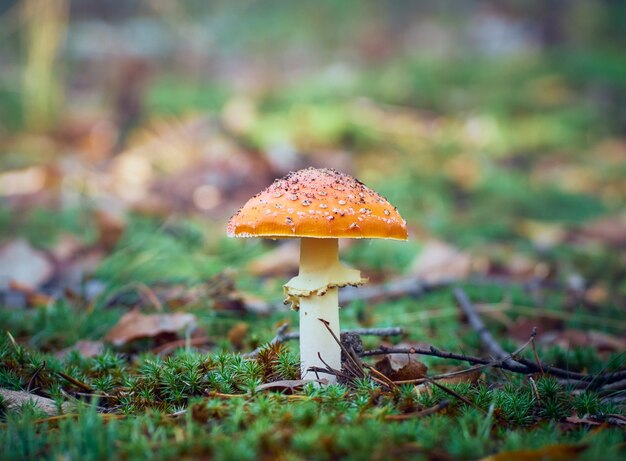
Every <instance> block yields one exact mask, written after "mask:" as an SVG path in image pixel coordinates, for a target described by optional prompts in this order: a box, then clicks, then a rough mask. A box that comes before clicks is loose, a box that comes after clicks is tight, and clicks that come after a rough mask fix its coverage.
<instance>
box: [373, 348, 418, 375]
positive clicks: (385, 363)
mask: <svg viewBox="0 0 626 461" xmlns="http://www.w3.org/2000/svg"><path fill="white" fill-rule="evenodd" d="M396 355H398V354H396ZM374 368H376V370H378V371H379V372H380V373H382V374H383V375H385V376H386V377H387V378H389V379H391V380H392V381H410V380H414V379H419V378H425V377H426V376H427V375H428V367H427V366H426V365H424V364H423V363H422V362H419V361H417V360H409V361H408V362H407V363H406V364H405V365H402V366H397V364H394V363H393V362H392V360H391V359H390V356H389V355H386V356H384V357H383V358H382V359H380V360H379V361H378V362H376V364H375V365H374Z"/></svg>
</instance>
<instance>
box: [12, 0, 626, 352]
mask: <svg viewBox="0 0 626 461" xmlns="http://www.w3.org/2000/svg"><path fill="white" fill-rule="evenodd" d="M625 25H626V5H625V4H624V3H623V2H621V1H614V0H613V1H612V0H603V1H595V2H588V1H565V0H550V1H539V0H537V1H533V0H525V1H498V2H495V1H494V2H490V1H453V0H447V1H437V2H426V1H414V2H406V1H401V0H386V1H382V0H376V1H370V0H359V1H355V0H343V1H341V2H336V1H316V2H293V1H284V0H271V1H253V0H249V1H211V2H207V1H180V2H172V1H167V0H141V1H139V0H132V1H131V0H129V1H124V2H110V1H109V2H107V1H97V0H80V1H69V0H22V1H7V0H3V1H2V2H0V238H1V239H2V250H1V251H0V261H1V262H0V291H1V293H2V297H3V298H2V300H3V301H2V302H3V304H4V305H6V306H8V307H10V308H11V309H8V312H10V313H9V314H6V313H5V314H3V316H4V320H3V322H5V323H6V324H7V325H13V327H14V328H15V329H17V330H18V331H22V332H23V334H24V335H30V334H31V333H32V331H31V330H32V329H33V328H34V326H33V325H35V324H34V323H33V324H25V323H24V322H23V320H16V319H19V318H20V316H21V315H22V314H21V311H20V309H21V308H23V307H24V306H31V305H37V304H42V303H43V304H45V303H49V302H51V300H58V299H66V297H68V296H69V297H71V296H80V297H82V298H81V299H84V300H86V302H87V304H88V305H91V306H96V307H98V306H100V307H102V306H104V307H106V306H109V307H110V306H115V307H119V306H124V305H134V304H137V303H141V302H147V303H148V304H150V303H152V304H155V301H154V299H152V298H151V297H152V296H156V303H157V305H158V304H161V303H166V304H167V305H168V306H170V307H172V308H177V307H180V306H185V308H187V307H189V306H193V305H194V303H195V304H203V305H204V304H206V303H209V304H211V306H212V307H214V308H215V309H217V310H219V309H222V310H229V309H235V308H234V307H233V305H236V309H248V308H249V307H250V306H252V305H255V303H257V304H256V306H257V307H258V304H261V305H263V303H272V302H274V300H276V299H278V298H280V286H281V283H282V281H284V279H285V278H286V277H287V276H289V274H291V273H293V272H294V271H295V270H296V262H297V249H296V248H295V247H293V245H291V246H290V245H289V244H286V245H285V244H283V243H282V242H261V241H256V240H255V241H246V242H242V241H235V240H228V239H226V238H225V235H224V233H225V223H226V220H227V219H228V217H229V216H230V215H231V214H232V213H233V212H235V211H236V210H237V209H238V208H239V207H240V206H241V205H242V204H243V203H244V202H245V201H246V200H247V199H248V198H249V197H251V196H252V195H253V194H255V193H256V192H258V191H259V190H261V189H262V188H263V187H265V186H266V185H268V184H269V183H270V182H271V181H272V180H273V179H274V178H276V177H279V176H282V175H283V174H285V173H287V172H288V171H290V170H294V169H298V168H301V167H305V166H309V165H313V166H319V167H322V166H323V167H333V168H337V169H339V170H342V171H345V172H347V173H351V174H354V175H355V176H357V177H358V178H359V179H361V180H362V181H364V182H365V183H366V184H368V185H370V186H371V187H373V188H374V189H376V190H378V191H379V192H381V193H382V194H383V195H385V196H387V197H388V198H389V200H390V201H391V202H392V203H394V204H395V205H397V206H398V208H399V210H400V212H401V213H402V214H403V216H404V217H405V218H406V219H407V221H408V223H409V226H410V233H411V240H410V241H409V242H408V243H397V242H369V241H368V242H358V243H349V244H347V245H346V248H345V251H344V256H345V258H346V259H347V260H348V261H350V262H352V263H353V264H355V265H358V266H359V267H360V268H362V269H363V270H364V271H365V273H366V274H367V275H369V276H370V278H371V279H372V281H373V282H376V281H380V280H384V279H387V278H389V277H392V276H400V275H407V274H408V275H410V276H414V277H421V278H424V279H430V280H434V281H436V280H442V279H449V278H461V279H467V278H470V277H475V278H476V277H478V278H484V277H490V278H498V277H501V278H505V279H507V280H515V281H519V280H523V281H528V280H533V281H540V282H541V283H549V284H554V285H558V286H560V287H563V291H561V293H562V296H560V297H559V301H558V302H555V303H554V304H553V307H554V309H555V310H563V309H570V310H571V312H579V313H580V312H582V313H586V314H585V315H588V316H589V317H593V315H594V312H595V313H597V311H598V309H602V312H603V315H604V314H606V315H612V316H613V317H612V318H613V320H616V319H617V320H619V321H621V322H622V323H619V322H618V323H615V322H613V321H609V322H604V323H602V322H601V321H600V323H599V324H598V322H595V323H596V327H601V328H604V329H608V330H611V329H613V330H621V331H623V327H624V324H623V321H624V317H625V316H624V310H623V306H624V302H625V299H626V278H625V275H626V273H625V269H624V266H625V262H626V221H625V200H626V138H625V136H626V59H625V46H626V43H625V41H626V33H625V30H624V29H625ZM233 274H234V275H233ZM235 285H236V286H237V288H235V287H234V286H235ZM137 286H140V287H149V288H146V289H143V288H142V289H139V290H137ZM198 287H202V288H201V289H200V288H198ZM224 287H226V288H224ZM194 290H195V291H194ZM198 290H200V291H198ZM203 290H204V291H203ZM211 290H213V291H211ZM199 292H201V293H202V295H200V294H198V293H199ZM207 293H209V294H207ZM233 293H235V294H233ZM257 298H260V299H257ZM233 299H234V300H235V301H236V302H235V301H233ZM225 300H226V301H225ZM233 302H234V304H233ZM536 302H537V303H539V304H541V303H542V302H543V301H542V300H536ZM220 303H221V304H220ZM242 306H243V307H242ZM262 308H263V307H260V308H259V309H262ZM68 309H69V308H68ZM64 312H65V311H64ZM71 312H72V311H71V309H70V310H67V312H66V313H65V314H63V315H65V317H63V315H61V314H59V315H60V318H61V319H63V318H69V317H71V316H72V315H73V314H71ZM110 312H111V311H106V310H105V311H104V313H102V314H98V315H101V316H100V317H98V316H96V318H97V319H98V320H93V322H92V323H89V322H87V321H86V322H84V323H83V324H82V326H81V327H80V328H78V329H76V331H73V332H72V333H71V334H70V336H69V337H57V336H55V334H54V331H55V330H54V328H52V327H50V329H49V330H46V331H48V333H49V335H48V336H46V333H45V332H44V333H41V334H40V335H39V336H37V338H36V339H33V340H32V341H35V343H37V344H39V345H45V346H46V347H52V346H53V345H54V346H59V347H60V346H65V345H69V344H71V343H72V342H73V341H74V340H77V339H81V338H84V337H85V336H87V337H95V338H97V337H99V336H102V334H103V333H104V332H105V331H106V329H107V328H108V327H110V325H111V324H112V322H113V321H114V320H115V319H116V314H115V315H114V314H111V313H110ZM116 312H118V313H119V311H116ZM16 313H17V314H18V315H16ZM89 315H91V314H89ZM103 318H106V319H107V320H102V319H103ZM361 320H363V319H362V318H361ZM379 320H380V319H379ZM50 321H51V320H50V318H48V319H47V320H46V319H42V320H41V322H42V323H41V324H40V326H41V325H43V327H45V328H47V327H48V326H50V325H49V323H46V322H50ZM359 321H360V320H359ZM59 322H62V320H59ZM355 322H357V319H356V317H355V319H354V320H353V323H355ZM364 322H365V321H364ZM365 323H366V322H365ZM583 323H584V322H583ZM592 323H593V322H592ZM81 328H82V330H81ZM207 328H208V327H207ZM216 328H217V327H216Z"/></svg>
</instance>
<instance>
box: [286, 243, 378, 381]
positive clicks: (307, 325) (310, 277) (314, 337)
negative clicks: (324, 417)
mask: <svg viewBox="0 0 626 461" xmlns="http://www.w3.org/2000/svg"><path fill="white" fill-rule="evenodd" d="M338 247H339V245H338V242H337V239H336V238H327V239H325V238H303V239H302V241H301V244H300V273H299V274H298V276H297V277H294V278H292V279H291V280H289V282H288V283H287V284H285V287H284V288H285V294H286V295H287V301H288V302H291V305H292V307H293V308H294V309H296V310H298V309H299V310H300V362H301V371H302V378H303V379H314V378H315V377H316V376H315V373H313V372H310V371H307V370H308V369H309V368H310V367H320V368H325V367H326V365H328V366H329V367H331V368H333V369H335V370H340V369H341V348H340V347H339V344H337V341H336V340H335V339H334V338H333V336H332V335H331V334H330V332H329V331H328V328H327V327H326V326H325V325H324V323H323V322H321V321H320V319H323V320H324V321H326V322H328V326H329V327H330V329H331V330H332V332H333V333H334V334H335V335H336V336H337V338H339V300H338V296H337V288H339V287H345V286H346V285H352V286H356V285H360V284H362V283H364V282H365V281H366V280H365V279H363V278H361V273H360V272H359V271H357V270H355V269H350V268H349V267H346V266H344V265H343V264H341V263H340V262H339V258H338ZM320 377H322V378H327V379H328V380H329V382H331V383H333V382H336V378H335V376H331V375H327V374H325V375H323V376H322V375H320Z"/></svg>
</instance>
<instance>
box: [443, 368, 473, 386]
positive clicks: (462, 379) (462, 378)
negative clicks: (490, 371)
mask: <svg viewBox="0 0 626 461" xmlns="http://www.w3.org/2000/svg"><path fill="white" fill-rule="evenodd" d="M451 371H452V370H451ZM481 374H482V370H473V371H468V372H467V373H463V374H461V375H458V376H450V377H449V378H442V379H438V380H437V382H438V383H439V384H444V385H448V384H459V383H470V384H476V383H477V382H478V379H479V378H480V375H481Z"/></svg>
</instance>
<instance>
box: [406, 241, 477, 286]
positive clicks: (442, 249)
mask: <svg viewBox="0 0 626 461" xmlns="http://www.w3.org/2000/svg"><path fill="white" fill-rule="evenodd" d="M471 266H472V260H471V258H470V256H469V255H468V254H467V253H464V252H462V251H461V250H459V249H457V248H454V247H453V246H451V245H448V244H447V243H445V242H440V241H438V240H430V241H429V242H426V245H425V246H424V248H423V249H422V251H421V252H420V254H419V255H418V256H417V258H416V259H415V260H414V261H413V264H412V266H411V269H410V271H409V272H410V274H411V275H415V276H417V277H419V278H420V279H422V280H424V281H426V282H429V283H437V282H442V281H447V280H453V279H463V278H466V277H467V276H468V275H469V274H470V270H471Z"/></svg>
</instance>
